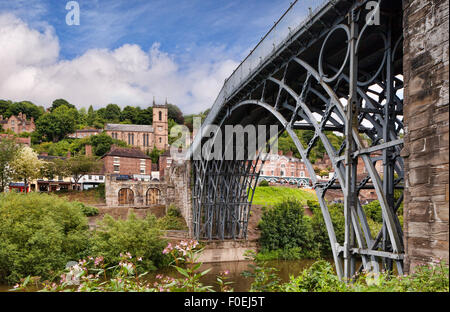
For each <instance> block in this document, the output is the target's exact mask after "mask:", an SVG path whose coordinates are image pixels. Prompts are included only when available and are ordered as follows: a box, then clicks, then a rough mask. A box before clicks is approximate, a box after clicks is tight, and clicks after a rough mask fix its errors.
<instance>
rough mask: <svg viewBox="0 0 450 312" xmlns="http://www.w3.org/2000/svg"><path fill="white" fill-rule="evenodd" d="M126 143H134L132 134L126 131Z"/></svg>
mask: <svg viewBox="0 0 450 312" xmlns="http://www.w3.org/2000/svg"><path fill="white" fill-rule="evenodd" d="M128 145H134V134H133V133H128Z"/></svg>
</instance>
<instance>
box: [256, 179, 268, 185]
mask: <svg viewBox="0 0 450 312" xmlns="http://www.w3.org/2000/svg"><path fill="white" fill-rule="evenodd" d="M258 186H269V182H267V181H266V180H262V181H261V182H259V185H258Z"/></svg>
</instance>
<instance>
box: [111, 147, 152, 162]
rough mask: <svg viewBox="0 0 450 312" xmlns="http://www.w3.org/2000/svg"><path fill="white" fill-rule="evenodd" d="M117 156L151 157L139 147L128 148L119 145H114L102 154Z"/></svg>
mask: <svg viewBox="0 0 450 312" xmlns="http://www.w3.org/2000/svg"><path fill="white" fill-rule="evenodd" d="M106 156H117V157H128V158H141V159H150V157H149V156H148V155H147V154H145V153H144V152H143V151H141V150H140V149H139V148H128V147H117V146H112V147H111V149H110V150H109V152H107V153H106V154H105V155H103V156H102V158H104V157H106Z"/></svg>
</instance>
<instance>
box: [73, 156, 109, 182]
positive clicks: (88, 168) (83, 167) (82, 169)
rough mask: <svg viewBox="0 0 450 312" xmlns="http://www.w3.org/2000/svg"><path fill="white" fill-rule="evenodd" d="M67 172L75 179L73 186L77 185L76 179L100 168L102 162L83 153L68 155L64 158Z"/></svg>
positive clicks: (78, 179)
mask: <svg viewBox="0 0 450 312" xmlns="http://www.w3.org/2000/svg"><path fill="white" fill-rule="evenodd" d="M66 163H67V169H68V172H69V173H70V174H71V175H72V178H73V180H74V181H75V187H77V186H78V181H80V179H81V178H82V177H83V176H85V175H86V174H88V173H91V172H95V171H98V170H100V168H101V166H102V163H101V162H99V161H98V160H97V159H96V158H94V157H87V156H84V155H80V156H75V157H70V158H68V159H67V160H66Z"/></svg>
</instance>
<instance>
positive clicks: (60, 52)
mask: <svg viewBox="0 0 450 312" xmlns="http://www.w3.org/2000/svg"><path fill="white" fill-rule="evenodd" d="M290 1H291V0H244V1H237V0H178V1H175V0H148V1H144V0H78V1H77V2H78V3H79V6H80V25H79V26H76V25H74V26H69V25H67V24H66V15H67V13H68V12H69V11H68V10H66V4H67V2H69V1H66V0H15V1H11V0H0V45H1V46H2V47H3V49H2V50H0V68H2V69H3V73H4V75H3V77H0V99H10V100H14V101H20V100H30V101H33V102H35V103H36V104H38V105H43V106H44V107H48V106H50V105H51V102H52V101H53V100H54V99H55V98H65V99H67V100H68V101H70V102H71V103H74V104H75V105H77V106H78V107H88V106H89V105H93V106H94V107H96V108H99V107H104V106H105V105H107V104H109V103H116V104H119V105H120V106H122V107H124V106H126V105H134V106H141V107H145V106H148V105H150V104H151V102H152V100H153V97H156V100H157V102H161V101H164V99H165V98H168V99H169V102H172V103H174V104H177V105H178V106H180V108H181V109H182V110H183V111H184V112H185V113H193V112H198V111H203V110H205V109H207V108H208V107H210V106H211V105H212V104H213V102H214V99H215V97H216V96H217V94H218V92H219V90H220V88H221V87H222V85H223V81H224V79H225V78H227V77H228V76H229V75H230V74H231V72H232V71H233V70H234V69H235V68H236V66H237V65H238V64H239V62H240V61H241V60H242V59H243V58H245V57H246V56H247V54H248V53H249V51H250V50H251V49H252V48H253V47H254V46H255V45H256V44H257V43H258V41H259V40H260V38H261V37H262V36H263V35H264V34H265V33H266V32H267V31H268V30H269V29H270V28H271V27H272V25H273V24H274V22H275V21H276V20H277V19H278V18H279V17H280V16H281V15H282V14H283V12H284V11H285V10H286V9H287V8H288V7H289V5H290ZM300 1H301V2H305V3H304V5H307V3H311V2H319V1H318V0H317V1H316V0H304V1H303V0H300ZM320 2H321V1H320Z"/></svg>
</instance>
